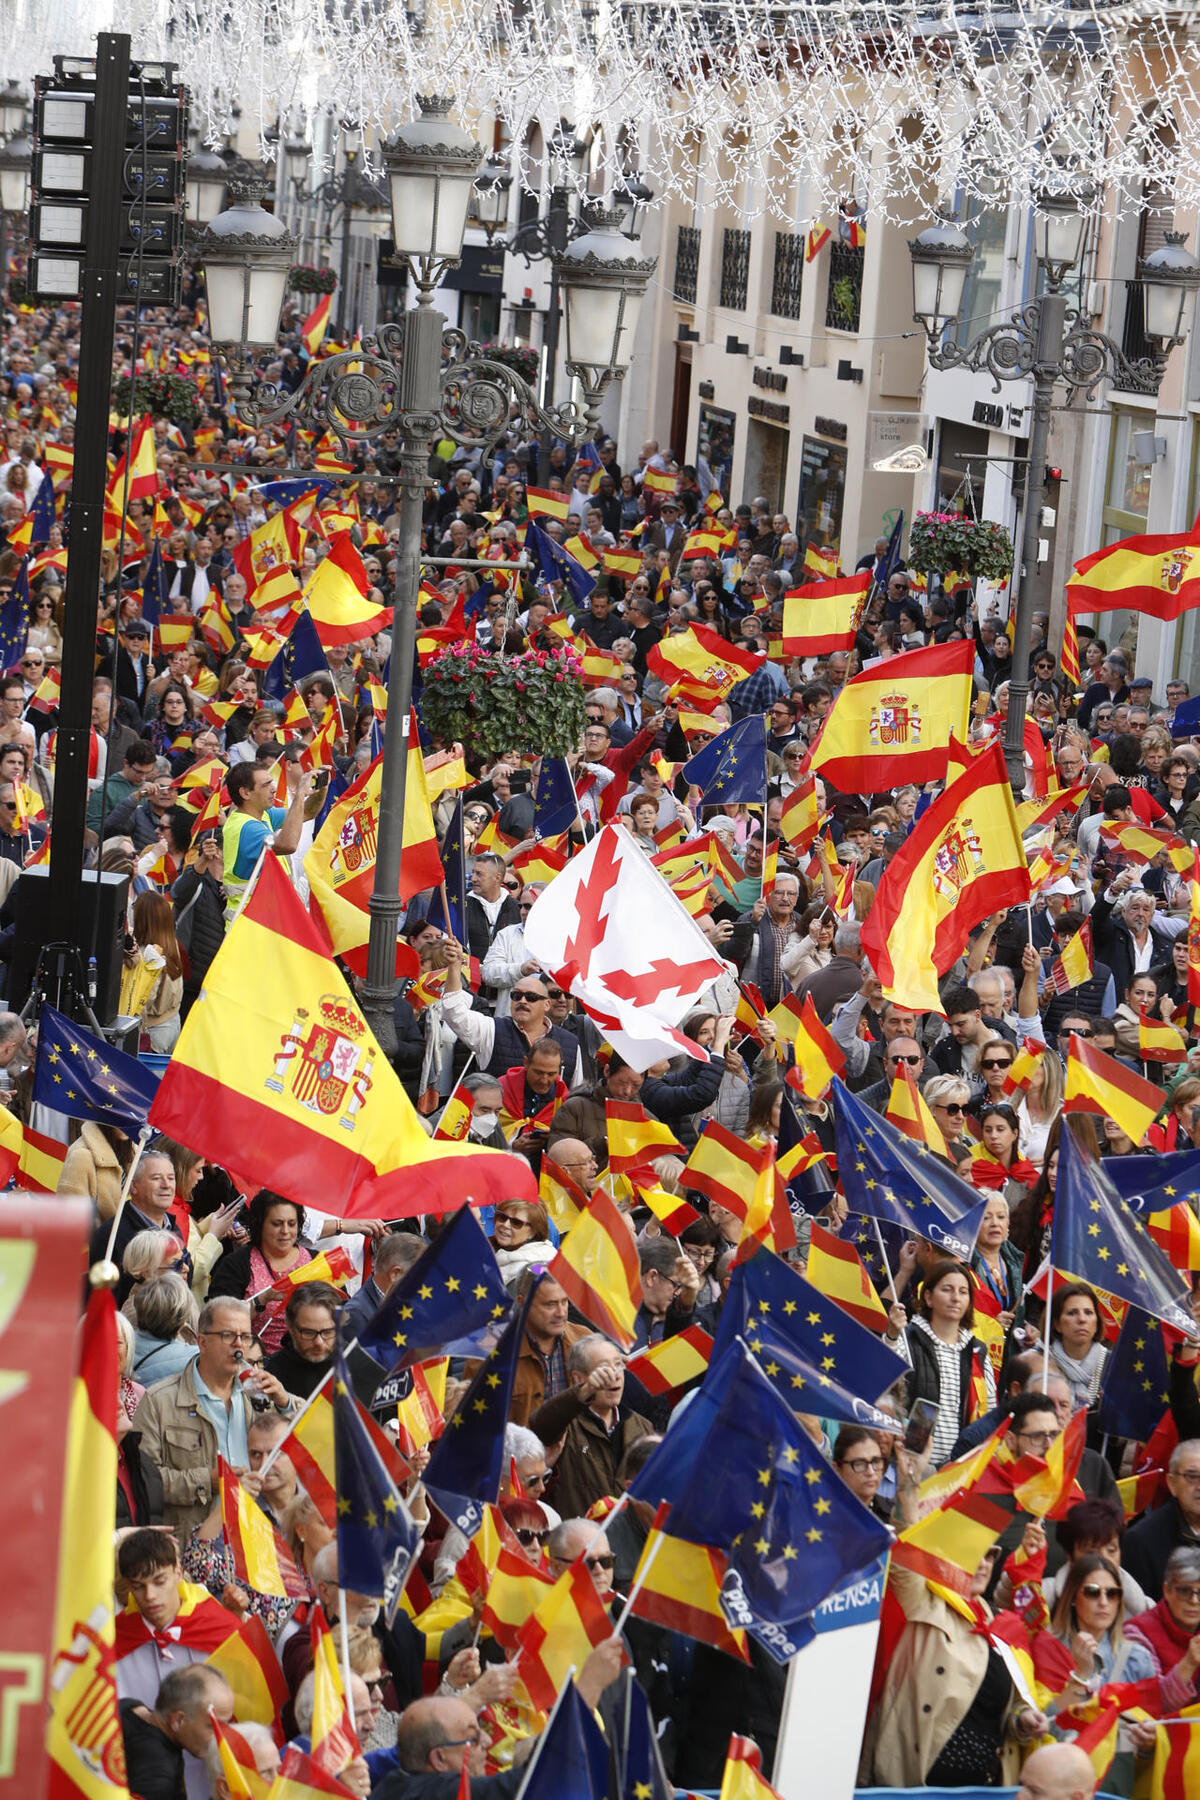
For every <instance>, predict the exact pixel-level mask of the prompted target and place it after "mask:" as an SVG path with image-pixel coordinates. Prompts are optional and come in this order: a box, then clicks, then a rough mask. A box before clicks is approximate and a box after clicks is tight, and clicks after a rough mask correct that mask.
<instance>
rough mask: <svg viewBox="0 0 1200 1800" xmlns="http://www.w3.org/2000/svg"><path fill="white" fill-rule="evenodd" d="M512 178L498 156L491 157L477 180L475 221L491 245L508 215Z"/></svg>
mask: <svg viewBox="0 0 1200 1800" xmlns="http://www.w3.org/2000/svg"><path fill="white" fill-rule="evenodd" d="M511 186H512V176H511V175H510V174H509V172H508V170H507V169H506V168H505V166H504V164H503V163H502V162H501V161H500V159H499V158H498V157H496V156H489V157H488V159H487V161H486V162H485V163H484V165H483V167H482V169H480V171H479V174H478V175H477V176H476V178H475V198H474V209H475V220H476V222H477V223H478V224H479V225H481V226H482V228H483V230H484V231H486V232H487V237H488V243H489V244H490V243H491V241H492V238H493V237H494V235H495V233H496V232H497V231H498V230H499V227H500V224H501V221H502V219H503V218H504V217H506V216H507V213H508V190H509V189H510V188H511Z"/></svg>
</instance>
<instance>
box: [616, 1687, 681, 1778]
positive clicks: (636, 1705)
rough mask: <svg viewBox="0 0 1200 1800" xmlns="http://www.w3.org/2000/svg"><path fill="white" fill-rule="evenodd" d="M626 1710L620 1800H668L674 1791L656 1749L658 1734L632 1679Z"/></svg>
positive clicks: (640, 1690)
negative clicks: (626, 1725) (626, 1727)
mask: <svg viewBox="0 0 1200 1800" xmlns="http://www.w3.org/2000/svg"><path fill="white" fill-rule="evenodd" d="M626 1679H627V1680H628V1682H629V1687H628V1693H627V1699H628V1705H627V1707H626V1719H627V1721H628V1729H627V1731H626V1733H625V1754H624V1757H623V1759H622V1779H621V1800H672V1796H673V1794H674V1789H673V1787H672V1786H671V1783H670V1782H669V1781H668V1780H667V1772H666V1770H665V1769H664V1768H663V1763H662V1757H661V1755H660V1754H659V1749H658V1732H657V1728H656V1726H655V1723H654V1715H653V1714H652V1712H651V1711H650V1702H649V1701H648V1700H647V1698H646V1695H645V1691H644V1690H643V1688H642V1687H641V1685H640V1683H638V1682H637V1681H635V1680H634V1678H633V1676H632V1675H630V1676H627V1677H626Z"/></svg>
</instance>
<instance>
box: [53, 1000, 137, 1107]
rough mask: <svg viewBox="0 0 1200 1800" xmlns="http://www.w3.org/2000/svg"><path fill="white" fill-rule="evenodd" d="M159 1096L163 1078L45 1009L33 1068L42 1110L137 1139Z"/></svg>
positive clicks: (78, 1026)
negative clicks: (156, 1096) (81, 1120)
mask: <svg viewBox="0 0 1200 1800" xmlns="http://www.w3.org/2000/svg"><path fill="white" fill-rule="evenodd" d="M157 1092H158V1076H157V1075H156V1074H155V1073H154V1072H153V1070H152V1069H148V1068H147V1067H146V1065H145V1063H140V1062H139V1061H138V1059H137V1057H136V1056H127V1055H126V1054H125V1052H124V1050H114V1049H113V1047H112V1045H111V1044H108V1043H106V1042H105V1041H104V1039H103V1038H99V1037H94V1036H93V1034H92V1033H91V1032H90V1031H84V1029H83V1027H82V1026H80V1025H76V1023H75V1021H74V1020H73V1019H68V1018H66V1017H65V1015H64V1014H63V1013H60V1012H56V1011H55V1009H54V1008H53V1007H52V1006H43V1008H42V1010H41V1015H40V1017H39V1019H38V1045H37V1061H36V1062H35V1064H34V1067H33V1097H34V1099H35V1100H36V1101H37V1103H38V1104H39V1105H40V1106H50V1107H53V1108H54V1110H55V1112H61V1113H66V1115H67V1117H68V1118H70V1119H91V1120H93V1121H94V1122H95V1123H96V1124H97V1125H115V1126H116V1128H117V1130H118V1131H124V1132H126V1133H127V1134H128V1136H130V1137H136V1136H137V1134H138V1132H139V1131H141V1130H142V1128H143V1126H144V1125H145V1124H146V1122H147V1118H148V1115H149V1112H150V1107H151V1104H152V1102H153V1100H154V1096H155V1094H156V1093H157Z"/></svg>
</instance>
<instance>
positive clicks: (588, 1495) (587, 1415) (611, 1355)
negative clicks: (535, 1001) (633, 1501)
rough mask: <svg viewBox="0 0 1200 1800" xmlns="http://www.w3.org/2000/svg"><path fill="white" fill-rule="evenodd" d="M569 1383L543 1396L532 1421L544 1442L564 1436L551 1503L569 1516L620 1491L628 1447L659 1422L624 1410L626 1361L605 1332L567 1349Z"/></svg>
mask: <svg viewBox="0 0 1200 1800" xmlns="http://www.w3.org/2000/svg"><path fill="white" fill-rule="evenodd" d="M567 1384H568V1385H567V1387H566V1389H565V1390H564V1392H563V1393H561V1394H557V1395H556V1396H555V1397H554V1399H552V1400H545V1401H543V1403H542V1405H541V1406H539V1408H538V1410H537V1411H536V1412H535V1413H534V1415H533V1417H532V1418H531V1419H530V1421H529V1427H530V1430H531V1431H534V1432H536V1433H537V1435H538V1437H540V1438H541V1440H542V1442H543V1443H546V1444H556V1443H558V1442H559V1440H560V1439H561V1440H562V1450H561V1452H560V1454H559V1457H558V1460H557V1462H556V1463H555V1465H554V1485H553V1488H552V1490H551V1494H550V1500H551V1503H552V1504H553V1505H554V1506H555V1507H557V1508H558V1510H559V1512H561V1513H562V1514H564V1515H565V1516H566V1517H571V1516H572V1515H578V1516H582V1515H583V1514H584V1513H586V1512H588V1510H589V1509H590V1508H591V1507H593V1506H594V1505H595V1503H596V1501H597V1500H603V1499H604V1498H605V1496H606V1495H608V1494H616V1493H619V1492H620V1485H619V1483H618V1481H617V1470H618V1468H619V1467H620V1465H621V1461H622V1458H623V1457H624V1455H625V1452H626V1451H627V1450H628V1449H629V1448H630V1446H631V1445H633V1444H635V1443H636V1442H637V1441H638V1439H639V1438H642V1437H647V1436H648V1435H649V1434H650V1433H651V1432H652V1431H653V1426H652V1425H651V1424H650V1421H649V1420H648V1419H644V1418H643V1417H642V1415H641V1414H640V1413H637V1412H631V1411H629V1410H628V1409H626V1410H625V1412H624V1413H622V1411H621V1401H622V1399H623V1397H624V1393H625V1364H624V1362H623V1361H622V1358H621V1352H620V1351H619V1350H618V1349H617V1347H616V1345H615V1344H613V1343H612V1342H610V1340H609V1339H608V1338H606V1337H605V1336H604V1335H603V1334H602V1333H601V1332H598V1331H594V1332H590V1333H589V1334H588V1336H587V1337H582V1338H580V1339H579V1340H578V1342H577V1343H574V1344H572V1346H571V1348H570V1350H569V1351H568V1353H567Z"/></svg>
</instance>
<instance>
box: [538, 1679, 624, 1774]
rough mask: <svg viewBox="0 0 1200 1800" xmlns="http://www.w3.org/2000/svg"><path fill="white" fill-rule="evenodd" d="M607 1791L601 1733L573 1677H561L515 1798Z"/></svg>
mask: <svg viewBox="0 0 1200 1800" xmlns="http://www.w3.org/2000/svg"><path fill="white" fill-rule="evenodd" d="M607 1792H608V1745H607V1743H606V1742H605V1738H604V1733H603V1732H602V1731H601V1729H600V1727H599V1725H597V1723H596V1720H595V1718H594V1717H593V1715H592V1713H591V1711H590V1709H589V1708H588V1707H587V1706H585V1704H584V1702H583V1701H582V1700H581V1699H580V1696H579V1689H578V1688H577V1687H576V1686H575V1683H574V1682H573V1681H567V1682H564V1683H563V1687H562V1692H561V1693H560V1694H559V1696H558V1699H557V1700H556V1701H555V1703H554V1710H553V1712H552V1713H551V1714H550V1719H549V1722H548V1724H547V1726H546V1729H545V1731H543V1733H542V1735H541V1737H540V1738H539V1739H538V1741H537V1746H536V1748H535V1750H534V1753H533V1755H532V1756H531V1757H530V1759H529V1771H528V1773H527V1774H526V1776H525V1779H524V1781H523V1782H522V1783H521V1788H520V1793H519V1794H518V1796H517V1800H605V1795H606V1794H607ZM647 1800H649V1797H647Z"/></svg>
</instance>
